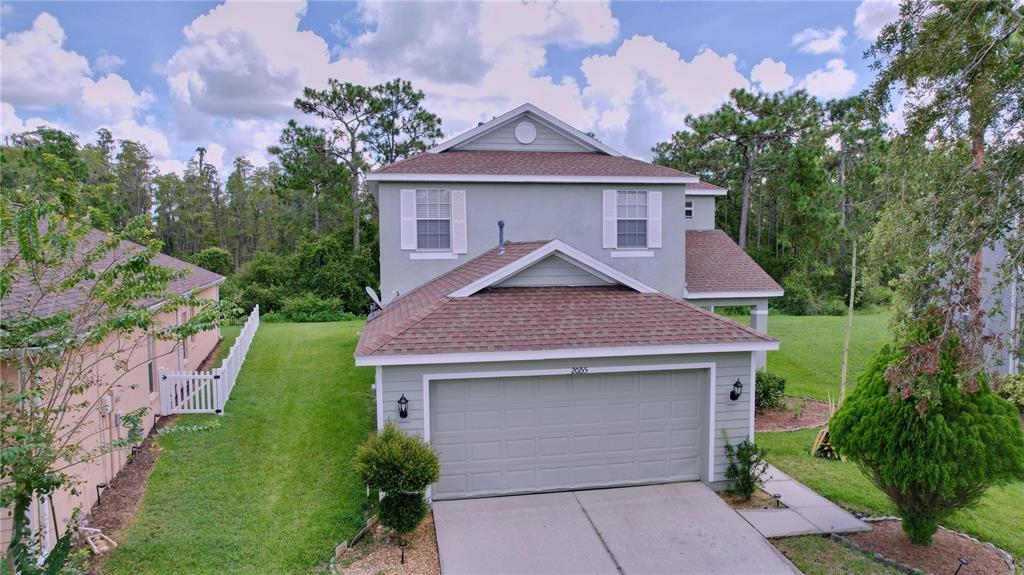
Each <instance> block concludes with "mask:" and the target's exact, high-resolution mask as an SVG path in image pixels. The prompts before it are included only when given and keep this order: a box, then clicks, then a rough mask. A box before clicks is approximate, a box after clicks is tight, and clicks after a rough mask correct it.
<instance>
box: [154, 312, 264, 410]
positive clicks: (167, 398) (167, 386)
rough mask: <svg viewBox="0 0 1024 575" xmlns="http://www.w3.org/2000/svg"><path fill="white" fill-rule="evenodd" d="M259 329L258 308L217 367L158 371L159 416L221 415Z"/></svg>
mask: <svg viewBox="0 0 1024 575" xmlns="http://www.w3.org/2000/svg"><path fill="white" fill-rule="evenodd" d="M259 327H260V306H256V307H255V308H253V310H252V313H250V314H249V319H247V320H246V321H245V325H244V326H242V331H241V332H240V333H239V334H238V337H237V338H236V339H235V343H234V345H232V346H231V351H230V352H228V356H227V357H225V358H224V361H222V362H221V364H220V367H218V368H216V369H211V370H209V371H170V370H168V369H167V368H164V367H161V368H160V414H161V415H170V414H172V413H216V414H219V415H223V414H224V404H225V403H227V401H228V398H229V397H231V390H232V389H234V387H235V381H236V380H237V379H238V372H239V371H241V370H242V362H244V361H245V356H246V354H248V353H249V344H251V343H252V338H253V337H254V336H255V335H256V329H257V328H259Z"/></svg>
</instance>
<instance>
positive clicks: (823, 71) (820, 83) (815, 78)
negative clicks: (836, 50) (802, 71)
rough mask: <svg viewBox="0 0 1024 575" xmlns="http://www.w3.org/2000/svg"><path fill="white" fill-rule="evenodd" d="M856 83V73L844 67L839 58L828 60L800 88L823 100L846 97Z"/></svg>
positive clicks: (805, 78)
mask: <svg viewBox="0 0 1024 575" xmlns="http://www.w3.org/2000/svg"><path fill="white" fill-rule="evenodd" d="M856 83H857V73H856V72H854V71H853V70H851V69H849V68H847V67H846V62H845V61H844V60H842V59H840V58H833V59H832V60H829V61H828V62H827V63H826V64H825V67H824V68H819V69H817V70H815V71H813V72H811V73H810V74H807V76H805V77H804V79H803V80H802V81H801V82H800V87H801V88H804V89H805V90H807V91H808V92H809V93H810V94H811V95H812V96H816V97H818V98H821V99H823V100H829V99H832V98H839V97H842V96H846V95H847V94H849V93H850V91H851V90H853V87H854V85H856Z"/></svg>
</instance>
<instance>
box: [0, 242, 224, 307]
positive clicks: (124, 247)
mask: <svg viewBox="0 0 1024 575" xmlns="http://www.w3.org/2000/svg"><path fill="white" fill-rule="evenodd" d="M106 237H107V236H106V234H104V233H103V232H101V231H99V230H90V231H89V233H88V234H87V235H86V236H85V238H83V240H82V241H81V242H79V244H78V245H77V246H76V248H77V253H76V254H75V255H74V256H73V257H72V261H73V262H75V263H70V264H69V266H77V265H78V264H79V263H80V262H82V261H83V258H84V257H85V255H86V253H88V252H89V251H90V250H92V249H93V248H95V247H96V246H97V245H98V244H99V243H100V242H103V241H105V240H106ZM141 249H142V246H140V245H138V244H135V243H132V242H127V241H125V242H121V244H120V245H119V246H118V247H117V248H116V249H114V250H111V251H110V252H109V253H108V254H107V255H106V257H104V258H103V259H102V260H100V261H98V262H96V263H95V264H94V265H93V269H97V270H100V269H104V268H106V267H108V266H110V265H111V264H112V263H114V262H116V261H120V260H122V259H125V258H127V257H129V256H130V255H131V254H132V253H136V252H137V251H138V250H141ZM16 253H17V246H16V245H14V244H13V243H8V244H5V245H4V246H3V254H2V261H3V262H8V261H10V260H11V258H13V257H15V256H16ZM151 261H152V263H153V264H155V265H158V266H163V267H167V268H170V269H173V270H188V271H189V273H188V274H186V275H185V276H184V277H182V278H179V279H177V280H174V281H173V282H171V283H170V285H169V286H168V291H170V292H173V293H177V294H185V293H188V292H190V291H192V290H193V289H197V288H201V287H205V286H208V285H210V284H213V283H216V282H219V281H221V280H223V279H224V276H222V275H220V274H216V273H213V272H211V271H210V270H207V269H203V268H201V267H198V266H195V265H193V264H190V263H188V262H185V261H182V260H179V259H177V258H174V257H171V256H169V255H167V254H162V253H161V254H157V255H156V256H155V257H154V258H153V259H152V260H151ZM54 273H57V272H54ZM44 283H50V280H46V281H45V282H44ZM87 285H88V284H86V283H84V282H83V283H81V284H79V285H78V286H76V287H75V288H74V289H70V290H67V291H63V292H60V293H57V294H52V295H48V296H46V297H44V298H43V299H40V294H39V292H38V291H37V289H36V285H35V284H34V283H33V282H32V281H31V279H30V278H28V277H27V276H24V275H16V276H15V278H14V283H13V285H11V289H10V291H9V292H8V293H7V295H6V297H4V299H3V302H2V305H3V313H4V315H6V316H8V317H18V316H24V315H25V314H29V313H31V314H33V315H37V316H44V317H45V316H48V315H52V314H55V313H59V312H63V311H70V312H74V311H76V310H78V309H80V308H81V307H82V306H83V305H84V304H85V303H86V297H87V293H86V286H87ZM151 303H154V304H155V303H157V302H156V301H153V302H151Z"/></svg>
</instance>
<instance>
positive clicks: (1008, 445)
mask: <svg viewBox="0 0 1024 575" xmlns="http://www.w3.org/2000/svg"><path fill="white" fill-rule="evenodd" d="M925 341H926V339H925ZM956 344H957V342H956V338H955V336H954V337H950V338H949V340H948V341H947V343H946V345H945V346H944V347H943V348H942V350H941V353H940V355H939V360H938V365H937V366H936V370H935V373H934V374H932V375H920V376H918V377H920V378H930V380H929V381H927V382H926V383H928V385H927V386H926V387H927V388H928V389H929V391H930V392H931V393H932V395H931V396H930V397H929V398H928V399H929V402H928V404H927V405H928V407H927V409H924V411H923V412H922V411H919V406H921V405H924V404H923V403H922V400H921V398H917V397H914V396H909V397H901V396H899V395H897V394H895V393H894V392H893V391H892V390H891V388H890V385H889V382H888V381H887V380H886V378H885V371H886V369H887V368H889V367H890V366H894V365H896V364H898V363H900V362H901V361H902V360H903V359H904V358H905V356H906V352H905V351H903V349H904V347H903V346H886V347H884V348H882V349H881V350H880V351H879V352H878V353H877V354H876V355H875V357H874V359H873V360H872V362H871V364H870V366H869V367H868V369H867V371H865V372H864V373H863V374H862V375H861V377H860V379H859V380H858V384H857V387H856V388H855V389H854V391H853V393H851V394H850V396H849V397H848V398H847V399H846V402H845V403H844V404H843V406H842V407H841V408H840V409H839V411H837V412H836V414H835V415H834V416H833V417H832V420H831V422H830V423H829V431H830V440H831V441H832V443H833V444H834V445H835V446H836V447H837V448H838V450H839V451H840V453H842V454H843V456H844V457H847V458H849V459H852V460H853V461H855V462H856V463H857V464H858V465H859V466H860V468H861V470H862V471H863V472H864V474H865V475H866V476H867V477H868V478H869V479H870V480H871V481H872V482H873V483H874V484H875V485H876V486H877V487H878V488H879V489H881V490H882V492H884V493H885V494H886V495H887V496H888V497H889V499H890V500H892V502H893V505H894V506H895V507H896V509H897V510H898V511H899V513H900V515H902V517H903V531H904V532H905V533H906V534H907V536H908V537H909V538H910V540H911V541H913V542H915V543H920V544H930V543H931V539H932V536H933V535H934V534H935V531H936V529H937V528H938V523H939V521H941V520H942V519H943V518H944V517H945V516H947V515H948V514H949V513H951V512H952V511H955V510H957V509H962V508H966V507H970V506H972V505H974V504H975V503H977V502H978V500H979V499H980V498H981V496H982V494H983V493H984V492H985V490H986V489H988V488H989V487H990V486H992V485H998V484H1002V483H1006V482H1009V481H1013V480H1015V479H1024V433H1022V432H1021V427H1020V418H1019V416H1018V414H1017V413H1016V412H1015V410H1014V409H1013V407H1012V406H1011V405H1010V404H1008V403H1007V402H1005V401H1003V400H1002V399H1000V398H999V397H998V396H997V395H996V394H995V392H993V391H992V390H991V389H990V388H989V386H988V385H987V383H985V381H982V382H981V385H980V387H979V388H978V390H977V391H965V390H964V389H962V387H961V385H960V376H959V374H958V373H957V366H958V363H959V361H958V360H959V358H958V357H957V355H958V352H957V348H956ZM923 383H925V382H923Z"/></svg>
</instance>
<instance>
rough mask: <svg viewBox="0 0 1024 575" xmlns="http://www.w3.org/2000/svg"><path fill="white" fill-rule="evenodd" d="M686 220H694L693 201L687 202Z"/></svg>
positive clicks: (684, 210) (684, 211)
mask: <svg viewBox="0 0 1024 575" xmlns="http://www.w3.org/2000/svg"><path fill="white" fill-rule="evenodd" d="M683 213H684V214H685V216H686V219H688V220H692V219H693V200H686V207H685V208H684V209H683Z"/></svg>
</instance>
